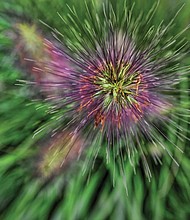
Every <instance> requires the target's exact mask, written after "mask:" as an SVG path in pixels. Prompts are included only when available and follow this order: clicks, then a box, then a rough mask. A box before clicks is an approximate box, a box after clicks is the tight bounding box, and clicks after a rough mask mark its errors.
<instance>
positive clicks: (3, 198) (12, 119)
mask: <svg viewBox="0 0 190 220" xmlns="http://www.w3.org/2000/svg"><path fill="white" fill-rule="evenodd" d="M87 2H90V0H88V1H87ZM101 2H102V1H100V0H97V1H95V4H96V7H99V4H101ZM112 2H113V4H115V2H116V1H114V0H112ZM119 2H120V4H121V7H122V0H120V1H119ZM128 2H129V4H132V3H133V1H130V0H129V1H128ZM153 3H154V1H153V0H152V1H151V0H150V1H149V0H147V1H141V0H137V1H136V7H137V8H139V10H145V11H146V10H148V8H150V6H151V5H152V4H153ZM183 3H186V4H185V6H184V8H183V10H182V11H181V12H180V14H179V16H178V17H177V19H176V22H175V28H174V29H173V33H171V35H173V34H176V33H178V32H179V31H181V30H182V29H183V28H184V27H186V26H187V25H188V24H189V23H190V13H189V9H190V1H189V0H170V1H164V0H161V2H160V5H159V8H158V11H157V14H156V18H155V23H159V22H160V21H161V20H163V19H164V20H165V21H166V22H167V21H169V20H170V19H171V18H172V16H173V15H174V13H175V11H176V10H177V9H178V8H179V7H180V6H181V5H182V4H183ZM66 4H69V5H70V6H71V7H72V6H73V5H74V6H75V7H76V8H77V10H78V12H79V14H80V16H81V19H83V15H84V12H83V11H84V1H83V0H79V1H74V0H72V1H69V0H53V1H52V0H9V1H6V0H2V1H1V6H0V7H1V8H0V219H7V220H12V219H13V220H14V219H16V220H37V219H40V220H41V219H54V220H62V219H90V220H91V219H94V220H101V219H119V220H120V219H121V220H122V219H129V220H141V219H154V220H162V219H163V220H165V219H171V220H173V219H176V220H186V219H190V208H189V206H190V143H189V142H188V141H186V142H185V141H184V142H180V140H178V139H177V138H176V137H175V135H173V134H172V133H171V134H170V137H171V139H172V140H174V141H175V143H178V144H179V145H180V147H181V148H182V149H184V152H185V153H184V154H181V153H179V152H178V151H176V152H174V153H175V158H177V160H178V161H179V163H180V167H179V168H177V167H176V166H175V165H174V164H173V162H172V160H171V159H170V158H168V157H164V159H163V165H162V166H155V165H154V164H153V163H152V164H151V166H152V169H153V178H152V179H151V182H148V180H147V179H146V177H144V173H143V172H142V171H141V169H140V168H139V169H137V173H136V174H134V172H133V169H132V167H131V165H130V163H129V162H126V163H125V170H126V183H127V187H128V196H126V191H125V187H124V184H123V179H122V177H121V175H120V173H119V170H118V169H117V168H116V174H115V180H116V181H115V186H114V187H113V181H112V179H113V176H112V175H113V169H114V168H113V166H112V164H107V163H106V159H105V155H100V156H99V158H98V160H97V162H96V165H95V169H94V170H92V173H91V177H90V178H89V181H87V179H88V172H87V173H85V174H84V175H81V172H77V173H76V172H71V173H70V172H69V170H67V171H64V172H62V173H61V174H60V175H59V176H57V177H55V178H53V179H50V180H48V181H43V180H42V179H40V178H36V176H35V163H36V159H35V155H36V154H37V153H38V151H39V146H38V145H39V143H41V142H38V141H39V140H43V141H44V142H45V140H46V139H48V138H49V137H48V131H47V130H45V131H44V132H43V133H40V134H39V135H38V136H37V137H36V138H33V133H34V131H35V130H36V129H37V128H39V127H40V126H41V125H43V124H46V123H49V121H50V119H51V117H52V116H50V115H49V114H47V111H48V104H47V103H46V104H45V103H44V102H42V101H40V100H39V101H35V102H33V101H32V98H33V97H32V96H31V91H30V89H29V88H28V87H26V86H18V85H16V84H17V80H18V79H25V78H26V73H25V71H24V69H22V68H20V67H19V65H18V64H17V63H18V57H17V55H16V52H15V50H14V48H15V42H14V41H13V40H12V38H11V33H12V30H13V29H14V24H15V23H17V22H29V23H35V24H37V26H38V27H39V29H40V30H42V32H43V34H44V35H47V36H48V37H51V33H50V30H49V29H48V28H47V27H46V26H44V25H43V24H42V23H40V22H39V20H42V21H44V22H45V23H47V24H48V25H49V26H51V27H55V28H57V29H58V30H63V29H64V28H65V27H64V24H63V22H62V21H61V19H60V18H59V17H58V15H57V11H58V12H59V13H60V14H61V15H66V14H67V13H69V10H68V7H67V6H66ZM185 37H186V38H188V39H189V40H190V31H188V32H186V36H185ZM185 62H186V63H187V64H189V62H190V57H187V59H186V61H185ZM189 87H190V84H189V82H186V83H184V84H182V85H181V88H182V89H188V88H189ZM181 102H182V105H183V106H185V107H186V108H189V106H190V100H189V97H188V94H187V96H186V97H183V100H182V101H181ZM188 119H189V117H187V118H185V120H188ZM180 125H181V126H182V127H184V128H186V129H187V130H188V129H189V125H188V123H187V122H184V121H181V122H180ZM168 132H170V131H168ZM184 135H188V134H184ZM78 163H79V170H80V163H82V162H80V161H79V162H78Z"/></svg>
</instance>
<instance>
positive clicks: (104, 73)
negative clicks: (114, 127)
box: [95, 63, 142, 106]
mask: <svg viewBox="0 0 190 220" xmlns="http://www.w3.org/2000/svg"><path fill="white" fill-rule="evenodd" d="M129 69H130V64H126V65H120V66H117V65H116V67H115V66H114V65H113V64H112V63H111V64H109V65H107V66H106V67H103V68H100V69H99V70H98V76H97V77H96V82H95V84H96V85H97V86H98V92H97V93H96V95H99V94H102V95H105V101H104V104H105V105H106V106H108V105H109V104H111V103H112V102H115V103H117V104H119V105H121V106H123V105H124V104H125V105H126V102H127V103H128V104H129V103H130V104H135V103H137V101H136V99H135V97H136V96H138V90H139V84H140V83H141V80H142V76H141V74H140V73H138V72H134V73H131V71H130V70H129Z"/></svg>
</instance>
